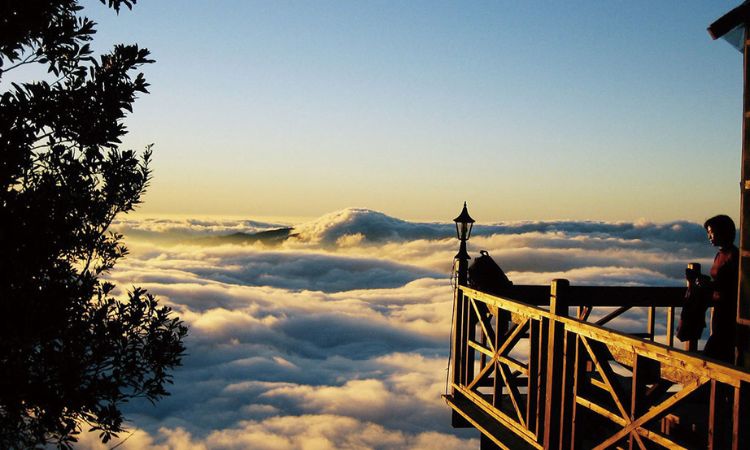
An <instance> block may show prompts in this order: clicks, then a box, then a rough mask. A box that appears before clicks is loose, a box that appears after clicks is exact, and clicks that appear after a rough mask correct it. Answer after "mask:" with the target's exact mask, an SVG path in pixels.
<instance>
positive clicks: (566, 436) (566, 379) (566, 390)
mask: <svg viewBox="0 0 750 450" xmlns="http://www.w3.org/2000/svg"><path fill="white" fill-rule="evenodd" d="M564 335H565V341H564V344H563V348H564V350H565V354H564V356H563V380H562V385H563V386H562V389H563V391H562V407H561V408H560V447H559V448H560V450H562V449H568V448H570V446H571V440H572V436H573V417H574V414H573V409H574V408H575V403H576V393H575V378H576V372H577V371H578V359H577V358H578V351H577V347H578V345H579V343H578V336H577V335H576V334H575V333H570V332H565V333H564Z"/></svg>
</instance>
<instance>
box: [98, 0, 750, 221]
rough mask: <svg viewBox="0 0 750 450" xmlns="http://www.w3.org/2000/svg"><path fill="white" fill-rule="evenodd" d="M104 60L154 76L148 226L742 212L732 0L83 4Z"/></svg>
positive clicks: (138, 133) (147, 102)
mask: <svg viewBox="0 0 750 450" xmlns="http://www.w3.org/2000/svg"><path fill="white" fill-rule="evenodd" d="M84 5H85V6H86V9H85V13H86V14H87V15H89V16H90V17H92V18H94V19H95V20H96V21H97V22H98V23H99V34H98V35H97V38H96V40H95V44H96V48H97V49H99V50H102V51H103V50H105V49H106V48H107V46H109V45H111V44H113V43H117V42H125V43H131V42H137V43H139V44H140V45H141V46H144V47H147V48H149V49H150V50H151V51H152V54H153V56H154V58H155V59H156V61H157V62H156V64H153V65H150V66H148V67H146V68H145V69H144V71H145V74H146V76H147V79H148V81H149V82H150V83H151V94H150V95H148V96H144V97H143V98H141V99H139V100H138V101H137V103H136V105H135V111H134V114H133V115H132V116H131V117H129V118H128V120H127V125H128V127H129V129H130V134H129V136H128V138H127V140H126V142H125V144H126V146H130V147H132V148H143V147H144V146H145V145H147V144H149V143H155V155H154V164H153V168H154V172H155V178H154V181H153V184H152V186H151V189H150V191H149V193H148V194H147V196H146V198H145V200H146V201H145V204H144V205H143V206H142V208H141V209H140V213H141V214H146V215H149V214H151V215H165V214H171V215H190V216H198V215H202V216H205V215H220V216H235V217H248V216H251V217H286V218H291V217H293V218H298V219H297V220H296V221H301V220H303V219H305V220H309V219H311V218H315V217H319V216H321V215H323V214H326V213H330V212H334V211H339V210H342V209H343V208H347V207H364V208H371V209H374V210H377V211H383V212H385V213H387V214H389V215H393V216H396V217H400V218H404V219H410V220H437V221H440V220H450V219H452V218H453V217H455V215H456V214H457V213H458V212H459V211H460V207H461V205H462V202H463V201H468V202H469V206H470V212H471V213H472V215H473V216H474V218H476V219H477V220H479V221H484V222H494V221H504V220H540V219H547V220H550V219H572V220H582V219H589V220H610V221H611V220H626V221H627V220H630V221H632V220H637V219H640V218H645V219H646V220H651V221H662V222H664V221H672V220H681V219H686V220H693V221H702V220H704V219H705V218H707V217H710V216H712V215H714V214H717V213H727V214H729V215H730V216H732V217H735V218H737V217H738V215H739V214H738V209H739V206H738V205H739V195H738V189H737V185H738V181H739V178H740V177H739V161H740V119H741V89H742V78H741V54H740V53H739V52H737V51H736V50H735V49H733V48H732V47H731V46H729V45H728V44H726V43H725V42H721V41H720V42H715V41H712V40H711V39H710V37H709V36H708V33H707V32H706V27H707V26H708V25H709V24H710V23H711V22H713V21H714V20H715V19H716V18H718V17H720V16H721V15H722V14H724V13H725V12H727V11H728V10H730V9H731V8H732V7H734V6H736V4H735V2H730V1H712V2H707V1H680V2H677V1H663V2H649V1H627V2H625V1H611V2H599V1H574V2H563V1H553V2H532V1H529V2H511V1H474V2H450V1H410V2H397V1H369V2H363V1H347V2H343V1H338V2H337V1H325V0H323V1H315V2H295V1H246V0H241V1H240V0H235V1H229V0H226V1H220V2H201V1H195V0H181V1H176V0H159V1H143V2H142V3H141V2H139V3H138V4H137V5H136V7H135V8H134V10H133V11H127V10H124V11H122V12H121V13H120V15H119V17H118V16H116V15H115V14H114V13H113V12H112V11H111V10H108V9H107V8H105V7H104V6H103V5H101V4H99V2H97V1H94V0H87V1H85V2H84Z"/></svg>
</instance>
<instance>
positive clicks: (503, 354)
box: [446, 280, 750, 450]
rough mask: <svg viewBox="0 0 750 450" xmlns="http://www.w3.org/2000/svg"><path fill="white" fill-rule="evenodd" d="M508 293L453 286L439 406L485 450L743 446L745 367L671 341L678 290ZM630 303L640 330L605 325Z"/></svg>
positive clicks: (522, 289) (748, 376)
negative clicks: (446, 384) (445, 387)
mask: <svg viewBox="0 0 750 450" xmlns="http://www.w3.org/2000/svg"><path fill="white" fill-rule="evenodd" d="M508 295H509V297H497V296H493V295H489V294H487V293H483V292H480V291H477V290H473V289H470V288H468V287H465V286H458V287H457V288H456V307H455V311H454V313H455V316H454V328H453V337H452V339H453V342H452V349H453V358H452V364H451V370H452V373H451V376H450V379H451V383H450V393H449V394H448V395H446V401H447V403H448V404H449V405H450V406H451V408H452V409H453V411H454V420H453V424H454V426H457V427H466V426H472V427H475V428H477V429H478V430H480V431H481V433H482V445H481V446H482V448H484V449H491V448H503V449H513V450H515V449H535V448H536V449H608V448H613V449H618V448H619V449H662V448H670V449H671V448H674V449H680V448H685V449H706V448H709V449H734V450H740V449H748V448H750V441H749V440H748V436H749V435H750V415H749V414H748V412H750V406H749V405H748V402H749V400H750V395H748V386H750V372H748V371H745V370H743V369H741V368H738V367H735V366H730V365H726V364H723V363H720V362H716V361H712V360H707V359H705V358H703V357H702V355H701V354H700V353H695V352H687V351H685V350H682V349H679V348H676V347H675V345H674V344H675V342H674V326H675V321H674V312H675V307H678V306H680V305H681V303H682V301H683V296H684V289H683V288H651V287H581V286H569V285H568V283H567V281H566V280H556V281H553V282H552V284H551V286H515V287H514V288H513V290H512V291H510V293H509V294H508ZM603 307H609V308H608V309H607V312H606V313H601V312H599V311H600V310H601V308H603ZM632 308H645V309H646V311H647V314H646V320H642V322H643V323H642V324H641V325H642V328H643V329H642V330H637V331H635V330H630V329H629V330H627V331H628V332H627V333H626V332H624V331H622V330H620V331H618V330H615V329H613V328H611V327H610V326H611V323H612V322H611V321H612V320H613V319H615V318H617V317H623V314H627V313H628V311H629V310H631V309H632ZM592 310H593V311H594V313H593V314H592V313H591V311H592ZM569 311H572V312H574V313H573V314H569ZM594 315H595V316H598V317H599V318H598V319H597V320H593V319H591V316H594ZM574 316H575V317H574ZM640 316H642V314H641V315H639V316H638V317H640ZM583 319H586V320H583ZM630 322H632V320H631V321H630ZM656 329H659V330H661V332H662V335H663V334H664V332H666V338H662V340H663V341H665V342H664V343H659V342H655V338H656V337H657V333H656ZM680 346H683V344H680ZM693 348H694V345H693Z"/></svg>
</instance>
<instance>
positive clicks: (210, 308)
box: [76, 208, 714, 450]
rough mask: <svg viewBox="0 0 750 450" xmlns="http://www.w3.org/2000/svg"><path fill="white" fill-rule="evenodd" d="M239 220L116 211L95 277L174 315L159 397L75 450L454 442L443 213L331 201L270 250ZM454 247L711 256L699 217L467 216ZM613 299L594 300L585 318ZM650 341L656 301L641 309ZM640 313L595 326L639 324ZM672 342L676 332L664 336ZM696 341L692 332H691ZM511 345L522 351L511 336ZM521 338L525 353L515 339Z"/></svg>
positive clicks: (634, 272) (588, 264) (665, 264)
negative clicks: (179, 324) (493, 220)
mask: <svg viewBox="0 0 750 450" xmlns="http://www.w3.org/2000/svg"><path fill="white" fill-rule="evenodd" d="M277 226H278V225H277V224H275V223H264V222H259V221H251V220H243V219H214V220H206V219H202V220H197V219H185V218H137V217H125V218H122V219H121V220H119V221H118V223H117V224H115V228H116V229H117V230H118V231H120V232H123V233H124V234H125V235H126V243H127V244H128V247H129V248H130V250H131V253H130V254H129V255H128V257H127V258H124V259H123V260H121V261H120V262H119V263H118V265H117V267H116V269H115V270H114V271H113V272H112V273H111V274H110V275H109V277H110V278H111V279H112V280H113V281H114V282H115V283H116V284H117V286H118V288H117V289H118V291H119V292H124V291H125V290H126V289H130V287H131V286H140V287H143V288H146V289H148V290H149V292H151V293H153V294H155V295H156V296H157V297H158V299H159V301H160V302H161V304H164V305H168V306H170V307H172V308H173V309H174V311H175V312H176V313H177V314H179V316H180V317H181V318H182V319H183V320H184V321H185V322H186V323H187V324H188V326H189V329H190V332H189V335H188V337H187V340H186V342H185V344H186V346H187V349H188V350H187V354H186V356H185V357H184V359H183V366H182V367H180V368H178V369H176V370H175V371H174V384H173V385H171V386H168V390H169V392H170V393H171V395H170V396H168V397H166V398H164V399H162V400H160V401H159V402H157V403H156V404H154V405H152V404H150V403H149V402H147V401H133V402H130V403H128V404H126V405H124V407H123V410H124V414H125V417H126V418H127V419H128V422H127V427H128V430H127V431H126V432H124V433H122V434H121V435H120V437H119V438H118V439H117V440H115V441H113V442H110V443H108V444H106V445H105V444H101V443H99V442H98V440H97V433H83V435H82V436H81V442H80V443H79V444H78V445H77V446H76V448H77V449H78V450H105V449H109V448H111V447H112V446H113V445H119V444H121V445H120V446H118V447H117V448H118V449H121V450H186V449H187V450H209V449H210V450H330V449H340V450H465V449H478V448H479V440H478V437H479V432H478V431H476V430H473V429H453V428H451V425H450V424H451V418H450V409H449V408H448V406H447V405H446V404H445V402H444V400H443V399H442V398H441V394H444V393H445V392H446V376H447V367H448V356H449V355H448V353H449V342H450V340H449V339H450V330H451V310H452V301H453V295H452V287H451V281H450V270H451V261H452V258H453V255H455V254H456V251H457V240H456V238H455V237H454V233H455V229H454V226H453V224H452V223H445V222H443V223H435V222H424V223H422V222H412V221H405V220H402V219H400V218H397V217H393V216H388V215H386V214H383V213H381V212H377V211H373V210H368V209H361V208H345V209H342V210H340V211H337V212H335V213H331V214H326V215H323V216H321V217H318V218H316V219H314V220H311V221H308V222H304V223H301V224H299V225H297V226H296V227H295V229H294V234H295V235H296V237H292V238H290V239H288V240H286V241H284V242H282V243H278V244H276V245H266V244H263V243H259V242H258V243H253V244H241V243H238V242H237V241H233V240H227V239H224V238H223V237H225V236H227V235H229V234H232V233H237V232H242V233H254V232H257V231H262V230H267V229H273V228H276V227H277ZM472 234H473V236H472V237H471V239H470V240H469V243H468V244H469V252H470V253H471V254H472V255H473V256H476V254H477V252H478V251H479V249H485V250H487V251H489V254H490V255H491V256H492V257H493V258H494V259H495V260H496V261H497V262H498V263H499V264H500V265H501V267H502V268H503V269H504V270H505V271H506V273H507V274H508V277H509V278H510V279H511V280H512V281H513V282H514V283H516V284H541V285H549V282H550V280H551V279H553V278H566V279H569V280H570V282H571V284H572V285H650V286H680V285H683V283H684V280H683V278H684V268H685V264H686V263H687V262H691V261H692V262H699V263H701V264H702V265H703V267H704V268H705V269H704V271H705V270H706V269H707V268H708V267H709V266H710V263H711V260H712V257H713V252H714V251H713V250H712V248H711V246H710V245H709V244H708V243H707V242H706V240H705V232H704V230H703V227H702V226H701V224H698V223H694V222H687V221H675V222H666V223H654V222H635V223H633V222H593V221H519V222H504V223H498V224H493V225H477V226H476V228H475V230H474V232H473V233H472ZM611 309H612V308H595V309H594V311H593V312H592V316H591V317H592V319H591V320H596V319H598V318H600V317H602V316H604V315H605V314H606V313H608V312H610V311H611ZM655 317H656V335H657V341H659V342H662V343H663V342H664V340H665V333H666V331H665V323H666V311H665V310H664V309H663V308H662V309H658V310H657V314H656V316H655ZM646 323H647V321H646V311H645V310H643V308H640V309H639V308H635V309H633V310H631V311H629V312H628V313H626V314H624V315H623V316H620V317H619V318H618V319H616V321H614V322H613V323H612V326H614V327H615V328H616V329H619V330H623V331H628V332H644V331H645V327H646ZM681 345H682V344H681V343H679V342H676V346H678V347H679V346H681ZM700 346H701V348H702V346H703V342H702V343H701V344H700ZM519 349H520V350H519V351H520V352H521V353H514V355H515V357H517V358H519V360H521V361H524V360H525V359H524V356H523V353H522V351H523V349H524V346H523V345H521V346H519ZM526 350H528V348H526Z"/></svg>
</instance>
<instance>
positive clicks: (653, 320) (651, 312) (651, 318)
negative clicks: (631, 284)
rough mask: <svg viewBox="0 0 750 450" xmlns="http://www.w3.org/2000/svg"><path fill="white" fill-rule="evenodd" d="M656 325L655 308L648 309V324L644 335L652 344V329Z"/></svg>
mask: <svg viewBox="0 0 750 450" xmlns="http://www.w3.org/2000/svg"><path fill="white" fill-rule="evenodd" d="M655 324H656V307H654V306H649V307H648V322H647V323H646V333H648V338H649V340H651V342H654V329H655Z"/></svg>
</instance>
